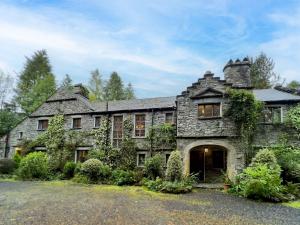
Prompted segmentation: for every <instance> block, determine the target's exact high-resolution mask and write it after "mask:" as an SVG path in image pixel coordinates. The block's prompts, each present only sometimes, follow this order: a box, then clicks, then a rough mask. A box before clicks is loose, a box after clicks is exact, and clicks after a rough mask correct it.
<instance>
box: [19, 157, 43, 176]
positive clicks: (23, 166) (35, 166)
mask: <svg viewBox="0 0 300 225" xmlns="http://www.w3.org/2000/svg"><path fill="white" fill-rule="evenodd" d="M18 174H19V176H20V177H21V178H22V179H47V178H48V177H49V164H48V157H47V154H46V153H43V152H32V153H29V154H28V155H27V156H25V157H24V158H23V159H22V160H21V163H20V167H19V170H18Z"/></svg>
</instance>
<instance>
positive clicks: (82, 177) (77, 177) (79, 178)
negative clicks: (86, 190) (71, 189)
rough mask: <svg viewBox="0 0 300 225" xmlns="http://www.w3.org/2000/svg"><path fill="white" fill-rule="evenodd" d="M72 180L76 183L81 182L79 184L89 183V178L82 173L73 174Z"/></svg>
mask: <svg viewBox="0 0 300 225" xmlns="http://www.w3.org/2000/svg"><path fill="white" fill-rule="evenodd" d="M72 181H73V182H76V183H81V184H89V183H90V180H89V178H88V177H87V176H85V175H83V174H80V173H78V174H75V176H74V177H73V179H72Z"/></svg>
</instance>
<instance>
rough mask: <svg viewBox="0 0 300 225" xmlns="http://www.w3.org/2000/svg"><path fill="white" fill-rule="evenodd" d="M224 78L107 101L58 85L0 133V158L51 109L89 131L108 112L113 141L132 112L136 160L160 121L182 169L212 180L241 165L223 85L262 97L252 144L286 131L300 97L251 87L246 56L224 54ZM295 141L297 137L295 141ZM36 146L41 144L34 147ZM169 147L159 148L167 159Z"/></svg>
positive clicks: (39, 128) (79, 153)
mask: <svg viewBox="0 0 300 225" xmlns="http://www.w3.org/2000/svg"><path fill="white" fill-rule="evenodd" d="M223 71H224V78H225V79H224V80H221V79H220V78H219V77H215V76H214V74H213V73H211V72H210V71H207V72H206V73H205V74H204V76H203V78H200V79H199V80H198V81H197V82H195V83H193V84H192V85H191V86H189V87H187V88H186V90H185V91H183V92H182V93H181V94H180V95H177V96H173V97H159V98H148V99H134V100H122V101H110V102H90V101H89V100H88V99H87V98H86V97H85V96H86V95H85V94H84V89H83V87H82V85H75V86H74V88H73V89H72V90H67V89H58V91H57V92H56V93H55V94H54V95H53V96H51V97H50V98H49V99H48V100H47V101H46V102H45V103H44V104H42V105H41V106H40V107H39V108H38V109H37V110H36V111H35V112H33V113H32V114H31V115H30V116H29V117H27V118H26V119H24V120H23V121H22V122H21V123H19V124H18V125H17V126H16V127H15V128H14V129H13V130H12V131H11V132H10V133H9V134H7V135H6V136H4V137H2V138H1V139H0V158H1V157H12V155H13V154H14V153H15V152H16V151H18V146H19V145H20V143H21V141H22V140H24V139H31V140H32V139H34V138H35V137H36V136H37V135H39V134H40V133H41V132H43V131H44V130H45V129H47V127H48V121H49V119H50V118H51V117H52V116H54V115H56V114H64V115H65V128H66V129H72V130H75V131H91V130H92V129H95V128H98V127H99V125H100V123H101V119H102V118H103V117H105V118H109V121H110V126H111V132H110V135H109V138H110V140H111V143H112V144H113V145H114V146H116V147H118V145H119V144H120V143H121V141H122V138H123V136H124V134H123V133H124V132H123V125H124V120H125V119H126V118H129V117H130V118H132V122H133V125H134V130H133V133H132V137H133V138H134V139H135V140H136V143H137V145H138V149H139V150H138V151H137V166H143V164H144V161H145V159H146V158H147V157H149V151H148V150H147V149H145V138H146V136H147V133H148V132H149V128H150V127H152V126H155V125H159V124H163V123H171V124H173V125H174V126H175V127H176V131H177V135H176V139H177V149H179V150H180V151H181V153H182V159H183V163H184V172H185V173H186V174H189V173H199V174H200V178H201V179H202V180H205V181H208V182H217V181H218V179H219V178H220V176H219V175H220V173H221V171H222V170H223V171H226V170H227V172H228V174H229V176H230V177H233V176H234V175H235V174H236V173H238V172H240V171H241V170H242V169H243V168H244V166H245V157H244V155H245V154H244V150H243V149H241V147H240V145H239V139H238V134H237V132H236V127H235V124H234V123H233V121H231V120H230V119H229V118H227V117H225V116H224V112H226V110H227V108H228V104H229V100H228V98H227V96H226V94H225V93H226V89H227V88H229V87H230V88H238V89H247V90H250V91H252V92H253V94H254V96H255V97H256V98H257V99H258V100H260V101H263V102H264V103H265V109H264V116H263V118H262V121H261V122H260V124H259V129H258V131H257V133H256V136H255V139H254V145H256V146H268V145H272V144H275V143H276V142H277V141H278V139H279V138H280V137H281V136H282V134H285V133H286V132H288V133H291V132H292V131H291V130H286V128H285V126H284V125H282V122H283V121H284V118H285V115H286V112H287V110H288V109H289V107H291V106H293V105H295V104H297V103H299V102H300V96H296V95H293V94H290V93H287V92H284V91H280V90H276V89H261V90H255V89H253V88H252V87H251V80H250V62H249V60H248V59H247V58H245V59H244V60H243V61H240V60H236V61H235V62H233V61H232V60H230V61H229V62H228V63H227V64H226V65H225V67H224V70H223ZM93 144H94V140H92V139H87V140H85V141H84V142H83V143H82V144H81V145H80V146H77V149H76V151H75V152H74V160H75V161H82V160H84V159H85V157H86V155H87V154H88V151H89V149H91V148H92V147H93ZM296 144H299V143H296ZM36 150H46V149H45V147H43V146H40V147H37V148H36ZM172 150H173V149H161V152H162V154H163V155H164V157H165V160H166V161H167V159H168V157H169V155H170V152H171V151H172Z"/></svg>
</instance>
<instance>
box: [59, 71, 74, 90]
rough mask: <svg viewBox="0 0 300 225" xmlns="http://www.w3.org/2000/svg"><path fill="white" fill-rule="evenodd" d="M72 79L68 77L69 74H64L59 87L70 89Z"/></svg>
mask: <svg viewBox="0 0 300 225" xmlns="http://www.w3.org/2000/svg"><path fill="white" fill-rule="evenodd" d="M72 83H73V81H72V79H71V77H70V75H69V74H66V75H65V78H64V79H63V81H62V83H61V87H63V88H67V89H69V90H70V89H72V88H73V85H72Z"/></svg>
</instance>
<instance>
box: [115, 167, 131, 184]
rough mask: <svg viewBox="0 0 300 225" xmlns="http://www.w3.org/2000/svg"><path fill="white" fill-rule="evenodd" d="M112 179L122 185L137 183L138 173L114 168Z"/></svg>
mask: <svg viewBox="0 0 300 225" xmlns="http://www.w3.org/2000/svg"><path fill="white" fill-rule="evenodd" d="M112 180H113V182H114V184H116V185H119V186H122V185H133V184H135V183H137V180H136V175H135V172H134V171H125V170H119V169H117V170H114V171H113V173H112Z"/></svg>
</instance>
